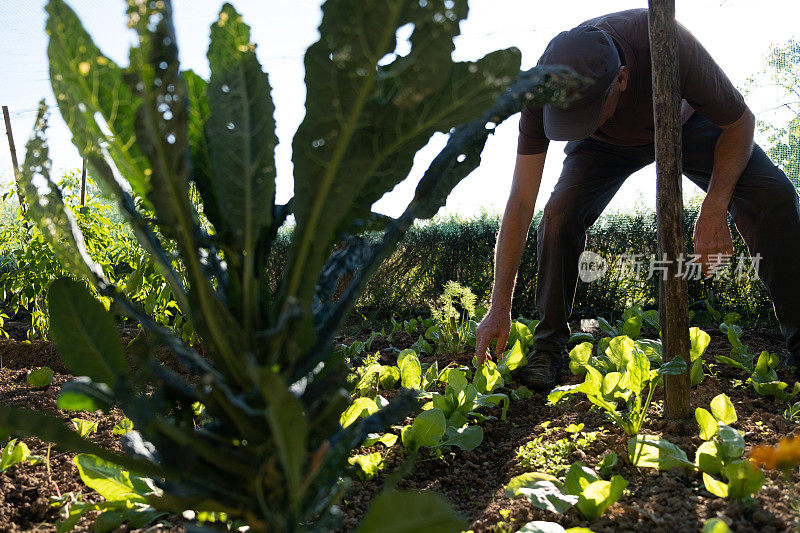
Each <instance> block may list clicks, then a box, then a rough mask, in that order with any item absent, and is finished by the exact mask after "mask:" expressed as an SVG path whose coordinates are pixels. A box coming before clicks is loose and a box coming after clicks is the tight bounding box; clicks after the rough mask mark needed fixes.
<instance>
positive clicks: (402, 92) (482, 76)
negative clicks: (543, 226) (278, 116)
mask: <svg viewBox="0 0 800 533" xmlns="http://www.w3.org/2000/svg"><path fill="white" fill-rule="evenodd" d="M467 7H468V6H467V1H466V0H454V1H453V2H452V5H451V6H450V7H449V8H448V7H445V6H444V5H443V2H441V1H440V0H431V1H429V2H407V1H405V0H387V1H382V2H362V1H361V0H338V1H335V2H334V1H329V2H326V3H325V4H324V5H323V8H322V10H323V16H322V23H321V25H320V27H319V30H320V35H321V36H322V37H321V38H320V40H319V41H317V42H316V43H314V44H312V45H311V47H309V49H308V51H307V52H306V55H305V72H306V88H307V90H306V116H305V119H304V120H303V122H302V123H301V124H300V126H299V128H298V129H297V133H296V134H295V137H294V140H293V143H292V152H293V154H292V162H293V163H294V178H295V179H294V205H293V207H294V214H295V217H296V221H297V225H296V227H295V230H294V233H293V240H294V243H295V246H293V248H292V252H291V253H290V256H289V258H288V262H287V270H286V277H285V278H284V283H283V286H282V289H283V290H282V293H281V297H280V298H281V300H280V301H281V302H283V301H285V299H286V298H289V297H296V298H298V299H299V301H300V302H301V305H302V306H303V307H305V308H308V309H310V307H311V304H312V297H313V294H314V285H315V283H314V282H315V281H316V279H317V278H318V276H319V271H320V269H321V268H322V266H323V263H324V261H325V260H326V258H327V257H328V254H329V252H330V250H331V247H332V245H333V243H334V240H335V239H336V237H337V236H338V235H339V234H340V233H341V232H342V231H343V230H345V229H346V228H347V227H348V226H349V225H350V223H351V222H352V221H353V220H354V219H355V218H359V217H366V216H368V215H369V213H370V208H371V206H372V204H374V203H375V201H377V200H378V199H380V198H381V197H382V196H383V195H384V193H386V192H388V191H390V190H392V189H393V188H394V187H395V185H397V184H398V183H399V182H400V181H402V180H403V179H405V177H406V176H407V175H408V173H409V171H410V170H411V167H412V165H413V161H414V156H415V154H416V153H417V151H418V150H420V149H421V148H422V147H423V146H425V145H426V144H427V143H428V140H429V139H430V138H431V135H433V134H434V133H435V132H448V131H449V130H450V128H452V127H455V126H457V125H459V124H462V123H464V122H467V121H469V120H471V119H473V118H477V117H478V116H479V115H480V114H481V113H482V112H483V111H484V110H485V109H486V108H487V107H489V106H490V105H491V104H492V103H493V102H494V101H495V100H496V99H497V98H498V97H499V95H500V94H501V93H502V91H503V90H504V89H505V88H506V87H507V86H508V84H509V83H510V82H511V81H512V79H513V77H514V76H516V74H517V73H518V71H519V65H520V53H519V51H518V50H516V49H507V50H501V51H497V52H493V53H491V54H489V55H487V56H486V57H484V58H481V59H479V60H477V61H474V62H460V63H457V62H453V60H452V57H451V54H452V52H453V49H454V44H453V39H454V37H455V36H456V35H458V33H459V23H460V21H461V20H462V19H463V18H464V17H466V15H467ZM354 13H357V14H358V17H357V18H354V16H353V15H352V14H354ZM407 24H408V25H413V27H414V30H413V33H412V34H411V37H410V44H411V46H410V50H409V51H408V53H407V54H405V55H403V56H402V57H399V56H396V55H393V52H394V50H395V48H396V46H397V45H398V43H397V42H396V34H397V30H398V28H400V27H402V26H405V25H407ZM323 220H324V223H323ZM278 307H282V305H280V304H279V305H278ZM306 316H308V317H309V319H308V320H307V321H306V322H305V323H304V324H303V325H301V326H299V328H300V331H301V333H300V334H299V335H298V339H299V342H300V344H301V347H302V346H311V345H313V344H314V330H313V324H312V323H311V321H310V316H311V315H310V312H309V313H307V314H306Z"/></svg>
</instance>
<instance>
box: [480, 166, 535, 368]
mask: <svg viewBox="0 0 800 533" xmlns="http://www.w3.org/2000/svg"><path fill="white" fill-rule="evenodd" d="M546 154H547V152H543V153H541V154H533V155H520V154H518V155H517V162H516V166H515V168H514V179H513V181H512V183H511V193H510V195H509V198H508V202H507V203H506V209H505V211H504V212H503V220H502V222H501V223H500V233H499V234H498V235H497V246H496V247H495V255H494V285H493V287H492V301H491V306H490V308H489V312H488V313H486V316H485V317H484V318H483V320H481V323H480V324H479V325H478V329H477V332H476V336H477V339H476V345H475V347H476V355H477V357H478V364H479V365H480V364H483V361H484V359H485V357H486V350H487V349H488V348H489V344H490V343H491V342H492V340H493V339H497V350H496V353H497V354H498V355H499V354H502V353H503V350H504V349H505V345H506V341H507V340H508V335H509V332H510V330H511V298H512V296H513V294H514V282H515V281H516V277H517V269H518V268H519V263H520V260H521V259H522V253H523V251H524V250H525V241H526V240H527V237H528V229H529V228H530V225H531V220H532V219H533V209H534V206H535V205H536V197H537V196H538V195H539V186H540V185H541V183H542V171H543V170H544V161H545V156H546Z"/></svg>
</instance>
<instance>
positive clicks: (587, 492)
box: [505, 463, 628, 520]
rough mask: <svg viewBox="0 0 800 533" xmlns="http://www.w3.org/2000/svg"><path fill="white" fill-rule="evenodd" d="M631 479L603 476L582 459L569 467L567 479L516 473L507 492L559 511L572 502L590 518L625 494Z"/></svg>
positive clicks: (572, 504)
mask: <svg viewBox="0 0 800 533" xmlns="http://www.w3.org/2000/svg"><path fill="white" fill-rule="evenodd" d="M627 486H628V482H627V481H626V480H625V479H624V478H623V477H622V476H618V475H617V476H614V477H612V478H611V480H609V481H606V480H603V479H600V477H599V476H598V475H597V472H595V471H594V470H592V469H591V468H588V467H586V466H584V465H583V464H581V463H574V464H572V466H571V467H570V468H569V471H568V472H567V475H566V477H565V478H564V481H563V482H561V481H559V480H558V479H557V478H555V477H553V476H551V475H549V474H544V473H541V472H530V473H527V474H522V475H520V476H516V477H514V478H512V479H511V481H509V483H508V485H506V488H505V492H506V496H508V497H510V498H513V497H516V496H524V497H525V498H527V499H528V501H530V502H531V503H532V504H533V505H534V507H537V508H539V509H544V510H546V511H551V512H555V513H559V514H563V513H565V512H566V511H567V510H569V509H570V508H571V507H572V506H575V508H577V509H578V511H579V512H580V513H581V514H582V515H583V516H584V517H586V518H587V519H589V520H594V519H596V518H598V517H600V516H601V515H602V514H603V513H604V512H605V511H606V509H608V508H609V507H610V506H611V505H613V504H614V503H616V502H617V501H618V500H619V499H620V497H621V496H622V493H623V491H624V490H625V488H626V487H627Z"/></svg>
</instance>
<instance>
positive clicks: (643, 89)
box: [517, 9, 746, 155]
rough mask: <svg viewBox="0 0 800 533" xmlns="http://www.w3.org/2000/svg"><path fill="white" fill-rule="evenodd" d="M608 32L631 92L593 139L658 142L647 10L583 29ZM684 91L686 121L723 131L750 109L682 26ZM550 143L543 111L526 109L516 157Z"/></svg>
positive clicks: (609, 18)
mask: <svg viewBox="0 0 800 533" xmlns="http://www.w3.org/2000/svg"><path fill="white" fill-rule="evenodd" d="M580 25H581V26H587V25H589V26H596V27H598V28H600V29H602V30H604V31H606V32H608V33H609V34H610V35H611V37H612V38H613V39H614V42H615V43H616V44H617V47H618V48H619V49H620V50H621V51H622V55H623V57H622V58H621V59H622V62H623V64H624V65H625V66H626V67H627V69H628V87H627V89H626V90H625V91H624V92H623V93H622V95H621V96H620V100H619V103H618V104H617V110H616V111H615V113H614V116H613V117H611V119H610V120H609V121H608V122H606V123H605V124H603V125H601V126H600V128H598V130H597V131H596V132H595V133H594V134H593V135H592V137H593V138H595V139H599V140H601V141H605V142H608V143H612V144H616V145H620V146H641V145H644V144H649V143H652V142H653V132H654V127H653V84H652V80H651V75H652V74H651V65H650V40H649V33H648V21H647V9H629V10H627V11H620V12H618V13H611V14H609V15H604V16H602V17H598V18H595V19H592V20H587V21H586V22H584V23H582V24H580ZM678 53H679V59H680V67H679V69H680V90H681V96H682V98H683V100H684V101H683V121H684V122H686V120H688V119H689V117H690V116H691V114H692V113H693V111H697V112H698V113H700V114H702V115H703V116H705V117H706V118H708V119H709V120H710V121H711V122H713V123H715V124H717V125H718V126H725V125H728V124H731V123H733V122H736V120H738V119H739V118H740V117H741V116H742V114H744V111H745V109H746V105H745V102H744V98H742V95H741V93H739V91H737V90H736V88H735V87H734V86H733V84H732V83H731V82H730V80H729V79H728V77H727V76H726V75H725V73H724V72H723V71H722V69H721V68H720V67H719V65H717V63H716V62H715V61H714V60H713V59H712V58H711V56H710V55H709V53H708V52H707V51H706V49H705V48H703V46H702V45H701V44H700V43H699V42H698V41H697V39H695V38H694V36H693V35H692V34H691V33H690V32H689V31H688V30H687V29H686V28H684V27H683V26H681V25H680V24H678ZM549 143H550V141H549V139H548V138H547V136H546V135H545V133H544V125H543V123H542V109H541V108H539V107H534V106H529V107H526V108H525V109H523V111H522V116H521V118H520V121H519V140H518V143H517V153H519V154H525V155H528V154H539V153H542V152H546V151H547V146H548V144H549Z"/></svg>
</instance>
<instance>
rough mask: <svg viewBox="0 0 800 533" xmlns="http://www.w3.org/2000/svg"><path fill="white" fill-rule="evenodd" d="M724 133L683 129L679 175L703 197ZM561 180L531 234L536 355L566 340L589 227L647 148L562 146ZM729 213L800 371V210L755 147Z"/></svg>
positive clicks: (647, 154)
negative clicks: (536, 314) (533, 241)
mask: <svg viewBox="0 0 800 533" xmlns="http://www.w3.org/2000/svg"><path fill="white" fill-rule="evenodd" d="M721 131H722V130H720V128H719V127H717V126H716V125H714V124H712V123H711V122H710V121H709V120H708V119H706V118H705V117H703V116H701V115H700V114H698V113H695V114H694V115H693V116H692V117H691V118H690V119H689V120H688V121H687V122H686V124H684V126H683V173H684V175H686V177H687V178H689V179H690V180H692V182H694V183H695V184H696V185H697V186H699V187H700V188H701V189H703V190H708V185H709V182H710V179H711V170H712V168H713V164H714V147H715V145H716V142H717V138H718V137H719V134H720V133H721ZM565 153H566V154H567V158H566V160H565V161H564V168H563V170H562V172H561V177H560V178H559V180H558V183H557V184H556V187H555V189H554V190H553V194H552V195H551V196H550V199H549V200H548V202H547V205H546V206H545V208H544V213H543V215H542V219H541V222H540V223H539V226H538V228H537V238H538V242H537V244H538V258H539V275H538V283H537V285H536V307H537V310H538V312H539V318H540V322H539V325H538V326H537V327H536V331H535V333H534V341H533V345H534V348H536V349H540V350H548V351H561V350H563V349H564V347H565V345H566V342H567V339H568V338H569V327H568V326H567V320H568V318H569V316H570V314H571V312H572V303H573V299H574V297H575V288H576V285H577V280H578V259H579V257H580V254H581V252H582V251H583V249H584V245H585V244H586V229H587V228H588V227H589V226H591V225H592V224H593V223H594V222H595V221H596V220H597V218H598V217H599V216H600V213H602V212H603V209H605V207H606V206H607V205H608V203H609V202H610V201H611V198H613V196H614V194H615V193H616V192H617V190H619V188H620V186H621V185H622V183H623V182H624V181H625V179H626V178H627V177H628V176H630V175H631V174H633V173H634V172H636V171H637V170H639V169H641V168H642V167H644V166H647V165H649V164H650V163H652V162H653V160H654V147H653V145H652V144H648V145H644V146H616V145H613V144H609V143H606V142H602V141H598V140H596V139H592V138H589V139H584V140H581V141H573V142H569V143H567V147H566V149H565ZM728 212H729V213H730V214H731V216H732V217H733V220H734V223H735V224H736V227H737V229H738V230H739V233H741V235H742V237H743V238H744V241H745V243H746V244H747V247H748V249H749V251H750V255H751V256H756V255H757V254H760V256H761V260H760V264H759V265H758V267H759V272H758V273H759V276H760V278H761V280H762V281H763V282H764V284H765V285H766V287H767V290H768V291H769V294H770V297H771V299H772V303H773V305H774V308H775V314H776V316H777V318H778V321H779V322H780V323H781V331H782V332H783V335H784V337H785V338H786V343H787V346H788V348H789V352H790V353H791V354H792V359H793V362H796V363H798V364H800V205H799V204H798V196H797V191H796V190H795V188H794V186H793V185H792V183H791V182H790V181H789V179H788V178H787V177H786V175H785V174H784V173H783V171H781V170H780V169H779V168H778V167H776V166H775V164H774V163H773V162H772V161H771V160H770V159H769V157H767V155H766V154H765V153H764V151H763V150H762V149H761V148H760V147H758V146H755V147H754V148H753V154H752V156H751V157H750V161H749V162H748V164H747V167H746V168H745V170H744V172H743V173H742V176H741V177H740V178H739V181H738V182H737V184H736V189H735V190H734V192H733V198H732V199H731V203H730V206H729V207H728Z"/></svg>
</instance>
